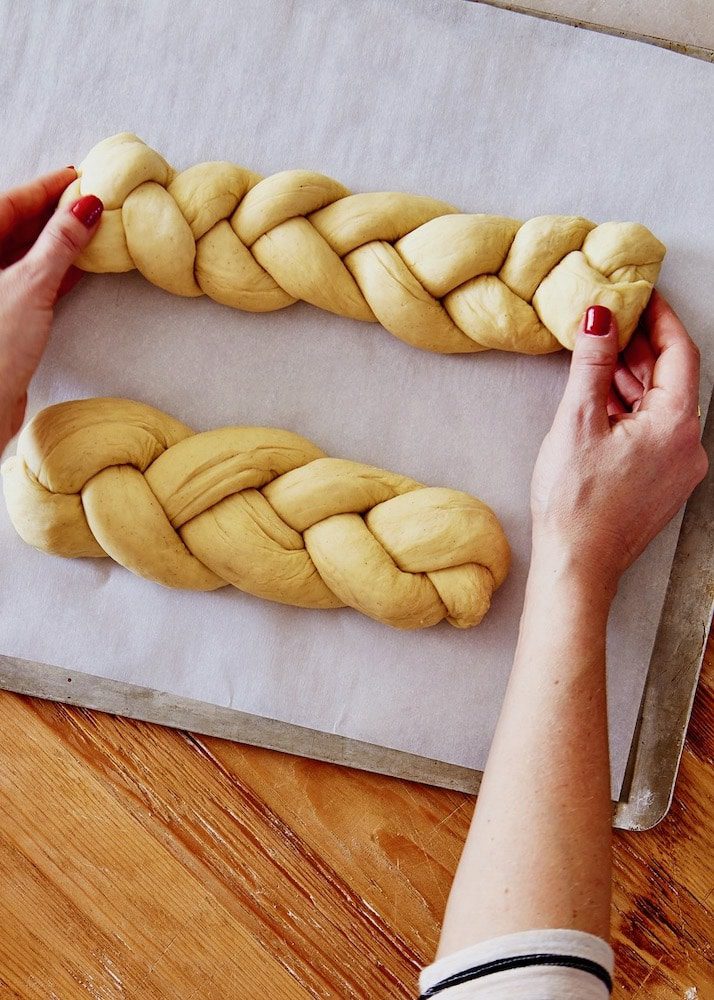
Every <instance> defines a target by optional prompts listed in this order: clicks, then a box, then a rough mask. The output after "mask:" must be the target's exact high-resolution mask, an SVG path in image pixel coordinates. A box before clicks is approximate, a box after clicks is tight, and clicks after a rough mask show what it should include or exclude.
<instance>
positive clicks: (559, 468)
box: [531, 291, 708, 596]
mask: <svg viewBox="0 0 714 1000" xmlns="http://www.w3.org/2000/svg"><path fill="white" fill-rule="evenodd" d="M698 400H699V351H698V350H697V348H696V346H695V344H694V343H693V341H692V340H691V338H690V337H689V335H688V334H687V331H686V330H685V329H684V327H683V325H682V323H681V322H680V321H679V319H678V318H677V316H676V315H675V313H674V311H673V310H672V309H671V307H670V306H669V305H668V304H667V302H666V301H665V299H664V298H662V296H661V295H659V294H658V293H657V292H656V291H655V292H653V293H652V298H651V299H650V303H649V305H648V307H647V310H646V311H645V313H644V315H643V319H642V322H641V325H640V329H639V330H638V331H637V333H636V334H635V336H634V337H633V339H632V340H631V342H630V343H629V345H628V346H627V348H626V349H625V351H624V352H623V355H622V357H620V358H618V353H617V329H616V324H615V322H614V320H613V319H612V317H611V316H610V313H609V310H607V309H604V308H603V307H601V306H595V307H591V308H590V309H588V311H587V313H586V315H585V317H584V318H583V324H582V327H581V330H580V332H579V333H578V336H577V339H576V345H575V350H574V352H573V357H572V362H571V368H570V378H569V380H568V384H567V387H566V390H565V393H564V396H563V399H562V401H561V404H560V406H559V408H558V411H557V413H556V416H555V420H554V421H553V426H552V428H551V430H550V432H549V433H548V435H547V437H546V438H545V440H544V442H543V445H542V447H541V450H540V454H539V456H538V460H537V462H536V466H535V470H534V474H533V481H532V489H531V506H532V512H533V550H534V559H540V561H541V562H542V561H543V560H545V561H546V563H547V564H548V565H549V566H551V567H552V569H553V571H555V572H558V571H560V570H567V571H568V572H571V573H575V574H576V577H577V578H580V579H582V580H583V582H584V583H585V585H586V586H587V587H588V588H594V589H595V590H597V591H598V592H601V593H602V592H604V593H606V594H609V595H610V596H612V595H614V592H615V590H616V588H617V583H618V580H619V578H620V576H621V574H622V573H623V572H624V571H625V570H626V569H627V567H628V566H629V565H630V564H631V563H632V562H634V560H635V559H636V558H637V557H638V556H639V555H640V553H641V552H642V551H643V550H644V549H645V547H646V546H647V545H648V544H649V542H650V541H651V540H652V539H653V538H654V537H655V535H657V534H658V533H659V532H660V531H661V530H662V528H664V526H665V525H666V524H667V523H668V522H669V521H670V520H671V518H672V517H673V516H674V515H675V513H676V512H677V511H678V510H679V509H680V507H681V506H682V504H683V503H684V502H685V501H686V499H687V498H688V497H689V495H690V493H691V492H692V491H693V489H694V488H695V486H696V485H697V484H698V483H699V482H701V480H702V479H703V478H704V476H705V475H706V472H707V467H708V461H707V456H706V452H705V451H704V448H703V447H702V445H701V442H700V420H699V416H698V414H699V406H698Z"/></svg>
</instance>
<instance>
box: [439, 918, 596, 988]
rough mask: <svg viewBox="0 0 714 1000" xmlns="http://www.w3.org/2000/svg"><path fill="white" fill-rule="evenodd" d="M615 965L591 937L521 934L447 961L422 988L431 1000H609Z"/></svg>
mask: <svg viewBox="0 0 714 1000" xmlns="http://www.w3.org/2000/svg"><path fill="white" fill-rule="evenodd" d="M614 964H615V962H614V956H613V952H612V948H611V947H610V945H609V944H608V943H607V942H606V941H603V940H602V938H599V937H595V936H594V935H592V934H584V933H583V932H582V931H573V930H534V931H523V932H521V933H519V934H507V935H504V936H503V937H497V938H491V939H490V940H488V941H481V942H480V943H479V944H476V945H473V946H472V947H470V948H464V949H463V950H462V951H458V952H455V953H454V954H453V955H446V956H445V957H444V958H441V959H439V961H437V962H434V964H433V965H429V966H427V968H425V969H424V970H423V972H422V974H421V976H420V979H419V986H420V989H421V996H422V998H428V1000H431V998H432V997H435V998H438V1000H482V998H483V1000H485V998H488V1000H521V998H523V1000H526V998H527V1000H571V998H572V997H574V996H577V997H578V998H579V1000H607V997H608V996H609V995H610V991H611V989H612V974H613V969H614Z"/></svg>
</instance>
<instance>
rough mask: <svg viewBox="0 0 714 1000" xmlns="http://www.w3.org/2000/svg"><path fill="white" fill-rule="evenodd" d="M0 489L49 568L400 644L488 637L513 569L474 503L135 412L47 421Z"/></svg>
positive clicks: (95, 402)
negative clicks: (197, 593) (450, 630)
mask: <svg viewBox="0 0 714 1000" xmlns="http://www.w3.org/2000/svg"><path fill="white" fill-rule="evenodd" d="M2 476H3V488H4V492H5V499H6V502H7V508H8V512H9V514H10V518H11V520H12V523H13V525H14V526H15V529H16V530H17V532H18V534H19V535H20V536H21V537H22V538H23V539H24V540H25V541H26V542H28V543H29V544H30V545H33V546H35V548H38V549H41V550H42V551H44V552H50V553H54V554H55V555H61V556H68V557H72V558H77V557H82V556H111V557H112V558H113V559H115V560H116V561H117V562H118V563H121V565H122V566H125V567H126V568H127V569H130V570H131V571H132V572H134V573H137V574H138V575H140V576H144V577H147V578H148V579H150V580H155V581H156V582H157V583H162V584H164V586H167V587H177V588H183V589H190V590H215V589H217V588H218V587H224V586H226V584H231V585H232V586H234V587H237V588H238V589H239V590H243V591H245V592H247V593H249V594H255V595H257V596H259V597H264V598H266V599H267V600H270V601H278V602H280V603H282V604H294V605H297V606H299V607H305V608H339V607H343V606H345V605H348V606H350V607H352V608H355V609H357V610H358V611H361V612H362V613H363V614H365V615H369V616H370V617H371V618H375V619H377V620H378V621H381V622H385V623H386V624H388V625H393V626H395V627H397V628H424V627H426V626H429V625H435V624H436V623H437V622H439V621H441V620H442V619H444V618H445V619H446V620H447V621H449V622H450V623H451V624H452V625H455V626H457V627H458V628H469V627H471V626H472V625H477V624H478V623H479V622H480V621H481V619H482V618H483V616H484V615H485V614H486V612H487V611H488V609H489V606H490V603H491V595H492V593H493V591H494V590H495V589H496V588H497V587H499V586H500V585H501V583H503V580H504V579H505V577H506V574H507V573H508V568H509V563H510V550H509V547H508V542H507V540H506V536H505V535H504V533H503V529H502V528H501V525H500V524H499V522H498V519H497V518H496V515H495V514H494V513H493V511H492V510H490V508H488V507H487V506H486V505H485V504H484V503H482V502H481V501H480V500H476V499H475V498H474V497H472V496H470V495H469V494H468V493H462V492H460V491H458V490H451V489H444V488H433V487H432V488H430V487H426V486H422V484H421V483H417V482H415V481H414V480H413V479H407V478H406V477H404V476H399V475H396V474H395V473H393V472H386V471H385V470H384V469H376V468H373V467H372V466H369V465H361V464H360V463H358V462H349V461H346V460H344V459H339V458H328V457H327V456H326V455H324V454H323V452H322V451H320V449H319V448H317V447H316V446H315V445H314V444H312V443H311V442H310V441H306V440H305V439H304V438H301V437H298V435H297V434H293V433H291V432H290V431H284V430H276V429H274V428H268V427H222V428H220V429H219V430H213V431H206V432H204V433H202V434H195V433H194V432H193V431H192V430H190V429H189V428H188V427H186V426H185V425H184V424H182V423H180V422H179V421H178V420H175V419H174V418H173V417H170V416H168V415H167V414H165V413H162V412H161V411H160V410H155V409H154V408H153V407H151V406H146V405H144V404H143V403H135V402H132V401H131V400H127V399H83V400H77V401H74V402H68V403H59V404H58V405H56V406H50V407H48V408H47V409H46V410H42V411H41V412H40V413H39V414H37V416H35V417H34V419H33V420H31V421H30V423H29V424H28V425H27V426H26V427H25V429H24V430H23V432H22V434H21V435H20V438H19V442H18V448H17V454H16V455H15V456H14V457H13V458H10V459H8V460H7V461H6V462H5V464H4V465H3V467H2Z"/></svg>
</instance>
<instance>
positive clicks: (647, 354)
mask: <svg viewBox="0 0 714 1000" xmlns="http://www.w3.org/2000/svg"><path fill="white" fill-rule="evenodd" d="M622 357H623V360H624V363H625V364H626V365H627V367H628V368H629V369H630V371H631V372H632V374H633V375H634V376H635V378H636V379H637V380H638V381H639V382H640V384H641V385H642V388H643V389H644V391H645V392H647V391H648V390H649V389H651V388H652V375H653V372H654V366H655V361H656V360H657V358H656V356H655V353H654V351H653V350H652V345H651V344H650V341H649V337H648V336H647V333H646V332H645V330H644V329H643V328H642V327H640V328H639V329H638V330H637V332H636V333H635V335H634V337H632V339H631V340H630V342H629V344H628V345H627V347H626V348H625V350H624V351H623V352H622Z"/></svg>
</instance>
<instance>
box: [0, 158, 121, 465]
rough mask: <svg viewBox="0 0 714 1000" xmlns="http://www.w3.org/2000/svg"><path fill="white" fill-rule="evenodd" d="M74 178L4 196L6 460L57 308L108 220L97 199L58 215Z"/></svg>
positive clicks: (1, 338)
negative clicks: (82, 254) (101, 225)
mask: <svg viewBox="0 0 714 1000" xmlns="http://www.w3.org/2000/svg"><path fill="white" fill-rule="evenodd" d="M76 176H77V175H76V172H75V170H74V168H73V167H65V169H64V170H58V171H56V172H55V173H53V174H47V176H46V177H40V178H39V179H38V180H36V181H33V182H32V183H31V184H27V185H25V186H24V187H19V188H15V189H14V190H12V191H7V192H6V193H4V194H0V268H1V269H2V270H0V453H2V450H3V449H4V447H5V445H6V444H7V442H8V441H9V440H10V438H11V437H13V435H14V434H16V433H17V431H18V430H19V429H20V425H21V424H22V419H23V417H24V414H25V403H26V400H27V387H28V385H29V382H30V379H31V377H32V375H33V373H34V371H35V369H36V368H37V365H38V364H39V361H40V358H41V357H42V352H43V351H44V349H45V345H46V344H47V339H48V337H49V333H50V326H51V324H52V311H53V309H54V305H55V302H56V301H57V298H58V297H59V296H60V295H62V294H64V292H66V291H68V290H69V289H70V288H71V287H72V286H73V285H74V284H76V282H77V280H78V279H79V277H80V272H79V271H77V270H76V269H75V268H73V267H72V266H71V265H72V263H73V261H74V260H75V258H76V257H77V255H78V254H79V253H80V251H82V250H83V249H84V247H86V245H87V244H88V243H89V241H90V240H91V238H92V236H93V235H94V232H95V230H96V227H97V224H98V222H99V219H100V217H101V214H102V208H103V206H102V203H101V201H100V200H99V198H95V197H94V195H85V197H83V198H80V199H79V200H78V201H76V202H75V203H74V204H73V205H71V206H68V207H66V208H63V209H60V210H58V211H55V208H56V205H57V201H58V199H59V197H60V195H61V194H62V192H63V191H64V189H65V188H66V187H67V185H68V184H69V183H71V181H73V180H74V179H75V177H76Z"/></svg>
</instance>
